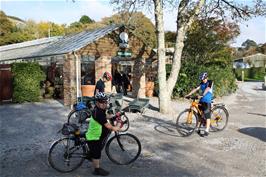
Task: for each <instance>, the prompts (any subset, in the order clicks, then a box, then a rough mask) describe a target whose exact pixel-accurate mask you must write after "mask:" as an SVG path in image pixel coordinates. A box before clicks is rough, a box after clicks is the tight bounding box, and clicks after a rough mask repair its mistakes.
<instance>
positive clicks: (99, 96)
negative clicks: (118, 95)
mask: <svg viewBox="0 0 266 177" xmlns="http://www.w3.org/2000/svg"><path fill="white" fill-rule="evenodd" d="M95 99H96V101H107V100H108V97H107V95H106V94H105V93H103V92H98V93H97V94H96V95H95Z"/></svg>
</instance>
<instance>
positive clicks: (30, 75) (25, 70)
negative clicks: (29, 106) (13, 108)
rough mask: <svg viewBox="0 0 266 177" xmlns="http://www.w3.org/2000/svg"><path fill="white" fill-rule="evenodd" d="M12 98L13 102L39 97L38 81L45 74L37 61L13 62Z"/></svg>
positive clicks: (42, 78) (36, 99)
mask: <svg viewBox="0 0 266 177" xmlns="http://www.w3.org/2000/svg"><path fill="white" fill-rule="evenodd" d="M11 70H12V73H13V75H14V81H13V86H14V92H13V100H14V101H15V102H19V103H22V102H26V101H29V102H34V101H39V99H40V82H41V81H42V80H44V79H45V75H44V73H43V71H42V70H41V67H40V65H39V64H38V63H13V64H12V67H11Z"/></svg>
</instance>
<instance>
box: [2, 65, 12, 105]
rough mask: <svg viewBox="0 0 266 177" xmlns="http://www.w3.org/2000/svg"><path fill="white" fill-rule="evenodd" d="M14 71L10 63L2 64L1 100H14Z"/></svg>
mask: <svg viewBox="0 0 266 177" xmlns="http://www.w3.org/2000/svg"><path fill="white" fill-rule="evenodd" d="M12 90H13V89H12V73H11V66H10V65H8V64H3V65H0V102H2V101H11V100H12V93H13V92H12Z"/></svg>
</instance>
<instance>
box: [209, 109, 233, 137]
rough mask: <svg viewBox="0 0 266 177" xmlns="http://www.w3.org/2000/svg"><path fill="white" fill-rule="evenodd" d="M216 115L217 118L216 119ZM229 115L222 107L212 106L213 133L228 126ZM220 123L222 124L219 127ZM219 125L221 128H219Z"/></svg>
mask: <svg viewBox="0 0 266 177" xmlns="http://www.w3.org/2000/svg"><path fill="white" fill-rule="evenodd" d="M217 115H218V117H217ZM228 119H229V113H228V111H227V109H226V108H225V107H224V106H214V107H213V108H212V110H211V126H210V128H211V129H212V130H213V131H214V132H218V131H222V130H224V129H225V127H226V126H227V124H228ZM221 122H223V124H222V125H221ZM219 125H221V126H219Z"/></svg>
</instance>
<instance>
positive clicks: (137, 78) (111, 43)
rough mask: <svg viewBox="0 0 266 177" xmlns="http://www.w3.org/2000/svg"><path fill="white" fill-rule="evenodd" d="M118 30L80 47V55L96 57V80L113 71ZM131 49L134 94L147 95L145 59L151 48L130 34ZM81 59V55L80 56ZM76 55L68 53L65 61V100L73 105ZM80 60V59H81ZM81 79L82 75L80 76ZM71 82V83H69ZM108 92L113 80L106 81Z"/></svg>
mask: <svg viewBox="0 0 266 177" xmlns="http://www.w3.org/2000/svg"><path fill="white" fill-rule="evenodd" d="M118 36H119V33H118V31H115V32H113V33H111V34H109V35H106V36H105V37H103V38H100V39H98V40H97V41H95V42H93V43H91V44H89V45H87V46H86V47H84V48H82V49H80V50H79V51H77V52H76V53H77V54H78V56H86V55H87V56H93V57H95V63H94V64H95V80H96V82H97V80H99V79H100V78H101V77H102V75H103V73H104V72H105V71H108V72H110V73H111V71H112V64H111V61H112V57H115V56H116V55H117V52H118V51H119V50H120V49H119V47H118V45H119V43H118ZM129 49H130V50H131V52H132V56H131V58H132V59H134V61H135V62H134V69H133V76H132V80H133V84H132V85H133V96H135V97H140V98H143V97H145V71H144V70H145V69H144V68H145V67H144V65H145V60H146V59H147V58H149V57H150V53H151V50H149V49H147V48H146V47H145V45H144V44H143V43H142V42H141V41H140V40H139V39H137V38H136V37H134V36H131V35H129ZM79 60H80V57H79ZM74 61H75V56H74V55H72V54H69V55H67V57H66V59H65V63H64V102H65V105H72V104H73V103H75V102H76V91H77V90H76V70H75V68H76V65H75V62H74ZM79 62H80V61H79ZM79 73H80V72H79ZM79 79H80V76H79ZM68 82H69V83H70V84H69V85H68V84H67V83H68ZM106 92H111V82H108V83H106Z"/></svg>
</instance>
